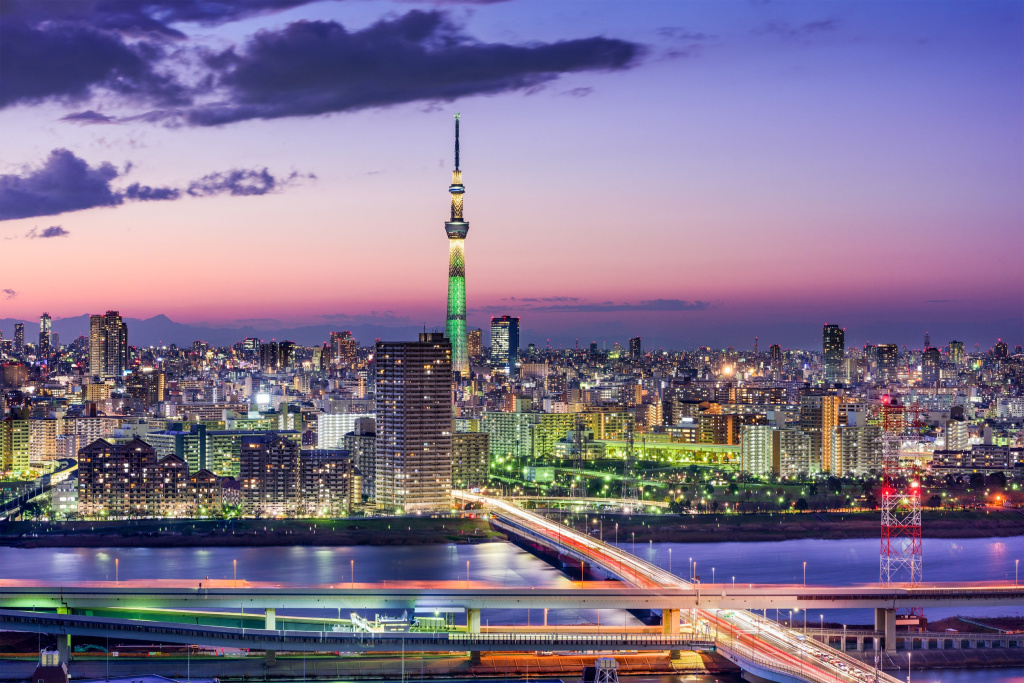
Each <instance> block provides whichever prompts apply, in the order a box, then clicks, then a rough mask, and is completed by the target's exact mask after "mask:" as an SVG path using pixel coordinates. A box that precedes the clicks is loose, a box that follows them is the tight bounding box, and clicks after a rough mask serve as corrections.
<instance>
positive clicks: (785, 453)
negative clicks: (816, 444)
mask: <svg viewBox="0 0 1024 683" xmlns="http://www.w3.org/2000/svg"><path fill="white" fill-rule="evenodd" d="M772 467H773V468H774V470H775V473H776V474H778V475H779V476H780V477H795V476H798V475H799V476H806V475H808V474H812V473H814V472H817V469H816V464H815V463H814V458H813V457H812V455H811V437H810V436H808V435H807V434H804V433H803V432H802V431H800V430H799V429H777V430H775V431H774V432H772Z"/></svg>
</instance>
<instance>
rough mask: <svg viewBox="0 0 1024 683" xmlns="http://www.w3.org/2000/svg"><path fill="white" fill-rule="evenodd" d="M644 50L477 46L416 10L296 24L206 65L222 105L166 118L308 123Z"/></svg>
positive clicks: (495, 87)
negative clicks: (351, 23)
mask: <svg viewBox="0 0 1024 683" xmlns="http://www.w3.org/2000/svg"><path fill="white" fill-rule="evenodd" d="M641 52H642V48H641V47H640V46H639V45H637V44H635V43H629V42H625V41H621V40H613V39H609V38H584V39H579V40H568V41H562V42H558V43H550V44H531V45H521V46H516V45H504V44H497V43H479V42H476V41H474V40H472V39H471V38H469V37H468V36H466V35H465V34H464V33H462V32H461V31H460V30H459V29H458V28H457V27H456V26H454V25H453V24H452V23H450V22H449V21H448V20H447V19H446V17H445V15H444V14H442V13H440V12H435V11H432V12H423V11H418V10H414V11H411V12H408V13H407V14H405V15H403V16H400V17H397V18H393V19H387V20H383V21H379V22H377V23H376V24H373V25H372V26H369V27H368V28H366V29H363V30H361V31H348V30H346V29H345V27H343V26H342V25H340V24H338V23H335V22H330V21H300V22H296V23H293V24H290V25H289V26H287V27H286V28H284V29H282V30H280V31H261V32H259V33H257V34H256V35H255V36H253V37H252V38H251V39H250V40H249V42H248V43H247V44H246V45H245V47H244V48H242V49H240V50H236V49H234V48H232V49H230V50H227V51H224V52H221V53H218V54H211V55H208V56H207V60H206V61H207V65H208V66H209V67H210V68H211V69H213V70H214V71H215V72H217V73H218V74H219V76H218V78H217V83H216V87H218V88H219V89H220V90H221V91H223V92H224V93H225V95H226V99H225V101H223V102H222V103H220V104H211V105H207V106H201V107H195V108H191V109H184V110H180V109H179V110H162V111H157V112H154V113H153V114H152V115H151V116H152V117H154V118H156V119H162V120H164V121H165V122H169V123H172V124H180V123H186V124H189V125H199V126H210V125H219V124H224V123H230V122H233V121H242V120H246V119H273V118H279V117H285V116H312V115H317V114H324V113H328V112H339V111H348V110H355V109H361V108H366V107H380V106H388V105H393V104H399V103H404V102H413V101H420V100H427V101H431V100H434V101H450V100H454V99H457V98H460V97H465V96H469V95H481V94H493V93H499V92H507V91H511V90H529V89H531V88H536V87H538V86H540V85H542V84H543V83H545V82H548V81H551V80H553V79H556V78H557V77H558V76H559V75H561V74H563V73H570V72H576V71H586V70H609V69H623V68H628V67H629V66H631V65H632V64H634V63H635V61H636V60H637V58H638V57H639V55H640V54H641Z"/></svg>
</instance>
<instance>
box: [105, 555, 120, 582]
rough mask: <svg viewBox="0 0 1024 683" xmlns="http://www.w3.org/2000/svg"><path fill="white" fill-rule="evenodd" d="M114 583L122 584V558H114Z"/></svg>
mask: <svg viewBox="0 0 1024 683" xmlns="http://www.w3.org/2000/svg"><path fill="white" fill-rule="evenodd" d="M107 576H110V574H107ZM114 583H121V558H119V557H115V558H114Z"/></svg>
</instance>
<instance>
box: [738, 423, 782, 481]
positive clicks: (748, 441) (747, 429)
mask: <svg viewBox="0 0 1024 683" xmlns="http://www.w3.org/2000/svg"><path fill="white" fill-rule="evenodd" d="M773 432H774V430H773V429H772V427H771V426H770V425H745V426H744V427H743V428H742V429H741V431H740V471H741V472H744V473H746V474H753V475H754V476H756V477H767V476H769V475H771V473H772V452H773V443H774V442H773V438H772V434H773Z"/></svg>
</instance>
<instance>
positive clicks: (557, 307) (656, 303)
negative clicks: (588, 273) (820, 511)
mask: <svg viewBox="0 0 1024 683" xmlns="http://www.w3.org/2000/svg"><path fill="white" fill-rule="evenodd" d="M503 301H509V302H511V303H512V307H516V305H517V304H518V305H519V306H518V308H521V309H525V310H529V311H534V312H541V313H623V312H630V311H657V312H662V313H667V312H678V311H706V310H708V309H709V308H711V307H712V305H713V304H712V303H711V302H710V301H685V300H683V299H652V300H650V301H640V302H638V303H625V302H623V303H617V302H614V301H602V302H600V303H584V302H581V301H580V299H579V298H577V297H574V296H552V297H539V298H533V297H522V298H519V299H517V298H515V297H508V298H507V299H503ZM538 304H540V305H538ZM499 308H501V309H505V308H509V306H508V305H505V306H500V307H494V306H492V307H485V308H483V309H480V311H494V310H498V309H499Z"/></svg>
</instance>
